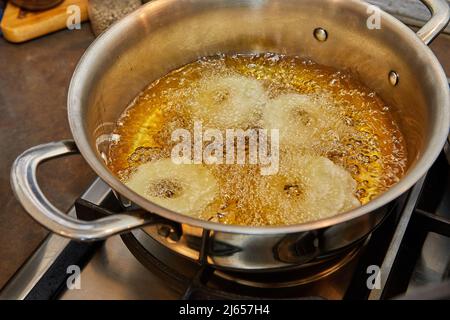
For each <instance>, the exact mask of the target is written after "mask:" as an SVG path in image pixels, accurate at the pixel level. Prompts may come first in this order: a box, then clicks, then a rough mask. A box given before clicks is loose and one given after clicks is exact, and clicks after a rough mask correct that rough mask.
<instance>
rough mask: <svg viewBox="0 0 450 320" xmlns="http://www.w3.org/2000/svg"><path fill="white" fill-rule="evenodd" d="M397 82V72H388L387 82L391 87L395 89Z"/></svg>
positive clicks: (398, 78)
mask: <svg viewBox="0 0 450 320" xmlns="http://www.w3.org/2000/svg"><path fill="white" fill-rule="evenodd" d="M399 81H400V77H399V75H398V73H397V72H395V71H391V72H389V82H390V83H391V85H392V86H394V87H395V86H396V85H398V82H399Z"/></svg>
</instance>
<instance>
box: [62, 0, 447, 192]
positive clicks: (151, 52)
mask: <svg viewBox="0 0 450 320" xmlns="http://www.w3.org/2000/svg"><path fill="white" fill-rule="evenodd" d="M367 12H368V11H367V4H365V3H363V2H361V1H348V0H323V1H309V0H200V1H187V0H181V1H180V0H158V1H153V2H151V3H149V4H147V5H146V6H144V7H143V8H141V9H140V10H138V11H137V12H135V13H133V14H132V15H130V16H128V17H127V18H125V19H124V20H122V21H121V22H120V23H118V24H117V25H116V26H114V27H112V28H111V29H110V30H109V31H108V32H106V33H105V34H104V35H102V36H101V37H100V38H99V39H98V40H97V41H96V42H95V44H94V45H93V46H92V47H91V48H90V49H89V50H88V51H87V53H86V54H85V56H84V57H83V59H82V61H81V62H80V65H79V67H78V68H77V71H76V72H75V75H74V78H73V81H72V85H71V90H70V93H69V120H70V122H71V128H72V132H73V134H74V138H75V140H76V142H77V144H78V146H79V147H80V149H81V151H82V153H83V154H84V156H85V157H86V158H88V159H87V160H88V161H89V162H90V164H91V165H92V166H93V167H94V169H96V171H97V173H99V174H100V176H102V178H104V175H106V174H105V172H106V171H105V170H107V169H106V166H104V165H103V168H101V169H99V166H100V165H99V163H100V162H101V163H103V160H102V154H105V153H107V148H108V145H109V141H110V140H109V139H110V134H111V132H112V130H113V129H114V125H115V122H116V121H117V119H118V117H119V116H120V114H121V113H122V112H123V111H124V109H125V108H126V106H127V105H128V104H129V103H130V101H132V99H133V98H134V97H136V96H137V95H138V94H139V92H141V91H142V90H143V89H144V88H145V87H146V86H147V85H148V84H150V83H151V82H152V81H154V80H156V79H158V78H160V77H162V76H164V75H165V74H167V73H168V72H169V71H171V70H173V69H176V68H178V67H181V66H183V65H185V64H187V63H189V62H192V61H195V60H197V59H198V58H199V57H202V56H208V55H214V54H217V53H262V52H275V53H280V54H287V55H298V56H301V57H307V58H311V59H312V60H314V61H315V62H317V63H319V64H322V65H326V66H333V67H335V68H338V69H345V70H350V71H351V72H352V73H353V74H355V75H356V76H357V77H358V78H359V79H360V80H361V81H362V82H363V83H364V84H365V85H366V86H368V87H369V88H371V89H373V90H375V91H376V92H377V93H378V94H379V95H380V96H381V97H382V98H383V100H384V101H385V102H386V103H387V104H389V105H390V106H392V107H393V109H394V110H395V115H396V120H397V122H398V123H399V124H400V127H401V130H402V132H403V134H404V136H405V139H406V144H407V148H408V158H409V174H410V173H411V172H413V171H414V170H415V168H417V167H418V166H419V167H420V166H430V165H431V162H432V161H433V160H434V158H435V157H436V156H437V154H438V152H439V151H440V149H441V147H442V143H443V139H442V137H443V134H442V133H443V132H445V130H446V128H448V110H447V108H448V92H443V90H441V89H442V87H445V86H446V84H445V76H444V75H443V71H442V69H441V67H440V66H439V64H438V62H437V60H436V59H435V57H434V56H433V55H432V53H431V51H429V49H428V48H427V47H426V46H425V45H424V44H422V43H421V42H420V40H419V39H418V38H417V37H416V35H415V34H414V33H413V32H412V31H411V30H409V29H408V27H406V26H404V25H402V24H401V23H400V22H398V21H397V20H395V19H394V18H392V17H391V16H389V15H387V14H385V13H381V29H373V30H371V29H369V28H368V27H367V20H368V19H369V17H370V16H371V14H370V13H367ZM372 14H373V12H372ZM319 27H320V28H324V29H325V30H326V31H327V34H328V38H327V40H326V41H318V40H317V39H316V38H315V37H314V35H313V34H314V30H315V29H316V28H319ZM391 71H396V72H397V73H398V75H399V79H400V80H399V83H398V85H397V86H393V85H392V84H391V83H390V81H389V73H390V72H391ZM442 102H444V103H443V104H442ZM93 157H95V158H96V159H93ZM103 157H104V155H103ZM409 174H408V175H409ZM408 175H407V176H406V177H405V178H404V179H403V180H405V179H407V178H408ZM109 176H111V174H109ZM410 178H411V179H415V178H417V179H418V173H417V172H416V174H415V175H414V174H413V175H412V177H410ZM108 179H113V178H112V177H108ZM108 179H107V181H108ZM414 182H415V181H410V182H409V185H408V186H406V184H405V186H403V189H404V190H403V191H406V189H405V188H406V187H409V186H410V185H411V184H412V183H414ZM400 184H401V183H400ZM399 191H401V190H399ZM380 198H382V197H380Z"/></svg>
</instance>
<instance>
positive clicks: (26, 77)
mask: <svg viewBox="0 0 450 320" xmlns="http://www.w3.org/2000/svg"><path fill="white" fill-rule="evenodd" d="M93 39H94V37H93V35H92V33H91V30H90V27H89V24H83V25H82V28H81V30H74V31H68V30H64V31H59V32H56V33H53V34H51V35H48V36H45V37H42V38H39V39H36V40H33V41H30V42H27V43H24V44H19V45H17V44H11V43H8V42H6V41H5V40H4V39H3V38H1V37H0V204H1V209H0V288H2V287H3V286H4V284H5V283H6V282H7V281H8V279H9V278H10V277H11V276H12V275H13V274H14V273H15V272H16V271H17V269H18V268H19V267H20V266H21V265H22V264H23V263H24V261H25V260H26V259H27V257H29V256H30V254H31V253H32V252H33V251H34V250H35V249H36V248H37V246H38V245H39V244H40V242H41V241H42V240H43V239H44V238H45V236H46V235H47V231H46V230H45V229H43V228H42V227H41V226H39V225H38V224H37V223H35V222H34V221H33V220H32V219H31V218H30V217H29V216H28V215H27V214H26V213H25V212H24V210H23V209H22V208H21V206H20V204H19V203H18V202H17V201H16V199H15V198H14V195H13V194H12V192H11V188H10V183H9V171H10V168H11V164H12V162H13V161H14V159H15V158H16V157H17V155H19V154H20V153H21V152H22V151H24V150H26V149H27V148H29V147H32V146H35V145H37V144H41V143H46V142H50V141H57V140H61V139H66V138H70V137H71V134H70V130H69V125H68V122H67V115H66V97H67V88H68V85H69V82H70V77H71V75H72V72H73V70H74V68H75V66H76V63H77V61H78V60H79V58H80V57H81V55H82V54H83V52H84V51H85V49H86V48H87V47H88V46H89V44H90V43H91V42H92V40H93ZM432 49H433V50H434V52H435V53H436V55H437V56H438V58H439V59H440V61H441V62H442V63H443V64H444V67H445V69H446V72H447V75H450V37H449V36H446V35H441V36H440V37H439V38H438V39H437V40H436V41H435V42H434V43H433V45H432ZM39 177H40V181H41V184H42V188H43V189H44V191H45V192H46V194H47V195H48V197H49V198H50V200H51V201H53V203H54V204H55V205H56V206H57V207H58V208H61V209H65V210H67V209H69V208H70V206H71V205H72V203H73V201H74V200H75V199H76V198H77V197H78V196H79V195H80V194H81V193H82V192H83V191H84V190H85V189H86V188H87V186H88V185H89V184H90V182H91V181H93V179H94V177H95V175H94V173H93V172H92V171H91V170H90V168H89V167H88V166H87V164H86V163H85V162H84V161H83V160H82V158H81V157H80V156H73V157H70V158H65V159H59V160H54V161H52V162H49V163H47V164H45V165H43V166H42V170H40V172H39Z"/></svg>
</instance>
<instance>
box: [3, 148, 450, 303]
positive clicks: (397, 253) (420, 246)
mask: <svg viewBox="0 0 450 320" xmlns="http://www.w3.org/2000/svg"><path fill="white" fill-rule="evenodd" d="M449 195H450V166H449V165H448V162H447V161H446V157H445V155H444V153H443V154H442V155H441V157H440V158H439V159H438V161H437V162H436V163H435V165H434V166H433V168H432V169H431V170H430V172H429V173H428V175H427V178H426V179H425V178H424V179H422V180H421V181H420V182H419V183H417V184H416V186H415V187H414V188H413V189H411V190H410V191H409V192H408V193H406V194H405V195H404V196H402V197H401V198H400V199H398V200H396V202H395V203H393V208H392V212H391V214H390V215H388V217H387V218H386V220H385V221H384V222H383V223H382V224H381V225H380V226H379V227H378V228H377V230H375V231H374V232H373V233H372V234H371V235H370V237H369V238H367V239H365V240H364V241H361V242H360V243H358V244H357V245H355V246H353V247H350V248H347V249H346V250H345V251H343V252H340V254H339V255H335V256H333V257H330V258H329V259H326V260H324V261H323V262H322V263H321V264H316V265H307V266H306V267H302V268H300V269H295V270H287V271H285V270H283V271H279V272H271V273H267V272H259V273H240V272H232V271H229V270H218V269H215V268H213V267H212V266H210V265H208V264H207V263H206V261H207V260H206V259H205V257H200V258H199V260H198V261H193V260H188V259H186V258H184V257H182V256H180V255H178V254H177V253H174V252H171V251H169V250H168V249H167V248H165V247H163V246H162V245H161V244H159V243H158V242H157V241H156V240H153V239H152V238H151V237H150V236H149V235H148V234H147V233H145V232H144V231H142V230H135V231H133V232H131V233H128V234H124V235H122V236H120V237H119V236H115V237H112V238H110V239H108V240H106V241H105V242H97V243H77V242H73V241H70V240H67V239H63V238H61V237H59V236H56V235H50V236H49V238H48V239H46V241H44V243H43V244H42V246H41V247H40V248H39V249H38V250H37V251H36V253H35V254H34V255H33V256H32V257H31V258H30V259H29V261H28V262H27V263H26V264H25V265H24V266H23V268H22V269H21V270H20V271H19V272H18V273H17V274H16V276H15V277H14V278H13V279H12V280H11V281H10V282H9V283H8V285H7V286H6V287H5V289H4V290H3V291H2V292H1V293H0V298H9V299H18V298H22V299H55V298H56V299H180V298H183V299H211V298H214V299H216V298H222V299H248V298H275V299H285V298H289V299H372V300H375V299H390V298H394V297H399V296H400V297H401V298H420V299H432V298H450V282H448V281H449V274H450V237H449V236H450V220H449V218H450V196H449ZM82 198H83V199H84V200H83V201H78V202H77V205H76V207H77V209H78V214H80V215H81V216H82V218H83V219H87V218H89V217H88V216H89V214H88V215H87V216H86V213H89V211H90V210H91V209H92V207H94V208H95V207H96V205H98V206H100V208H107V209H112V208H114V206H115V205H116V204H115V202H116V200H115V197H114V196H113V194H112V192H111V190H110V189H109V188H108V186H107V185H106V184H104V183H103V182H102V181H100V180H97V181H96V182H95V183H94V184H93V185H92V187H91V188H90V189H89V190H87V192H86V193H85V194H84V195H83V196H82ZM86 201H87V202H86ZM86 203H92V204H93V206H88V207H89V208H88V209H89V210H85V209H86V208H84V209H83V206H84V205H85V204H86ZM100 211H101V210H100ZM91 213H92V212H91ZM100 213H101V212H100ZM69 214H72V215H75V214H76V212H75V209H72V211H71V212H70V213H69ZM91 218H96V217H94V216H92V217H91ZM73 265H75V266H79V267H80V268H81V269H82V271H81V276H80V277H81V284H82V285H81V288H80V289H78V290H68V289H67V286H66V280H67V278H68V276H70V274H68V273H67V272H66V270H67V268H68V266H73ZM374 270H375V271H377V270H379V273H378V274H379V275H380V277H379V278H376V277H374V275H376V273H375V274H374V273H373V272H374ZM371 279H372V280H373V279H375V280H379V281H372V282H371ZM430 286H431V287H430Z"/></svg>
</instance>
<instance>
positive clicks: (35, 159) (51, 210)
mask: <svg viewBox="0 0 450 320" xmlns="http://www.w3.org/2000/svg"><path fill="white" fill-rule="evenodd" d="M78 153H79V152H78V148H77V146H76V144H75V142H74V141H72V140H65V141H60V142H51V143H47V144H42V145H39V146H36V147H33V148H31V149H28V150H27V151H25V152H24V153H22V154H21V155H20V156H19V157H18V158H17V159H16V160H15V161H14V164H13V166H12V169H11V186H12V189H13V191H14V193H15V195H16V197H17V199H18V200H19V201H20V203H21V204H22V206H23V207H24V209H25V210H26V211H27V212H28V213H29V214H30V215H31V216H32V217H33V218H34V219H35V220H36V221H37V222H39V223H40V224H42V225H43V226H44V227H45V228H47V229H49V230H51V231H52V232H54V233H57V234H59V235H61V236H63V237H67V238H71V239H75V240H84V241H94V240H102V239H105V238H107V237H109V236H112V235H114V234H118V233H122V232H125V231H129V230H131V229H134V228H138V227H142V226H143V225H146V224H150V223H153V222H154V217H153V215H151V214H148V213H147V214H146V213H145V212H142V211H137V212H130V213H120V214H114V215H111V216H108V217H104V218H101V219H97V220H95V221H83V220H78V219H75V218H73V217H71V216H68V215H67V214H65V213H64V212H62V211H61V210H59V209H57V208H56V207H55V206H53V205H52V204H51V203H50V201H49V200H48V199H47V198H46V197H45V195H44V194H43V192H42V190H41V189H40V188H39V185H38V182H37V178H36V171H37V168H38V167H39V165H40V164H41V163H43V162H45V161H48V160H51V159H55V158H59V157H62V156H66V155H71V154H78Z"/></svg>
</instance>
